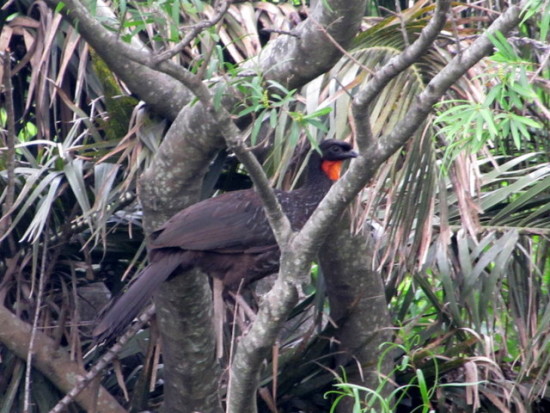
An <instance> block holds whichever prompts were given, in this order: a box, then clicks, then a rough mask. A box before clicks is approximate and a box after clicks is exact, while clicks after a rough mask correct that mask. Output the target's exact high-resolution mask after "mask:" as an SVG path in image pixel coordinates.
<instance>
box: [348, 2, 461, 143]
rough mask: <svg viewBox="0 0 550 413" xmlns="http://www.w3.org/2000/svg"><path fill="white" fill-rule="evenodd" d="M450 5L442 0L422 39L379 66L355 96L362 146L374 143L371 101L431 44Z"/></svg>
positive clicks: (357, 127) (356, 119) (357, 134)
mask: <svg viewBox="0 0 550 413" xmlns="http://www.w3.org/2000/svg"><path fill="white" fill-rule="evenodd" d="M450 7H451V1H450V0H439V1H438V2H437V7H436V10H435V13H434V17H433V18H432V19H431V20H430V22H429V23H428V25H427V26H426V27H424V29H422V32H421V33H420V36H419V37H418V39H416V40H415V41H414V42H413V44H412V45H410V46H409V47H407V48H406V49H405V50H404V51H403V53H401V54H399V55H397V56H395V57H393V58H392V59H390V61H389V62H388V63H387V64H386V65H384V67H383V68H382V69H380V70H378V71H377V72H376V74H375V75H374V76H373V77H372V78H371V79H369V82H368V83H367V84H366V86H365V87H364V88H363V89H362V90H361V92H359V93H358V94H357V96H356V97H355V98H354V99H353V105H352V113H353V118H354V120H355V122H356V130H357V132H356V140H357V144H358V145H359V148H360V149H361V150H364V149H366V148H367V147H369V146H370V145H372V144H373V143H374V136H373V135H372V130H371V126H370V111H369V105H370V103H371V102H372V101H374V99H375V97H376V96H377V95H378V94H379V93H380V92H381V91H382V89H384V88H385V87H386V85H387V84H388V83H389V82H390V81H391V80H392V79H393V78H394V77H396V76H397V75H398V74H399V73H401V72H402V71H404V70H405V69H406V68H407V67H409V66H411V65H412V64H413V63H414V62H416V61H417V60H418V58H419V57H420V56H422V54H424V53H425V52H426V51H427V50H428V49H429V48H430V47H431V45H432V43H433V42H434V40H435V39H436V38H437V36H438V35H439V32H441V30H442V29H443V26H444V25H445V22H446V20H447V13H448V12H449V9H450Z"/></svg>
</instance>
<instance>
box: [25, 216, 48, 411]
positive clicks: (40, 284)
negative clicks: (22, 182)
mask: <svg viewBox="0 0 550 413" xmlns="http://www.w3.org/2000/svg"><path fill="white" fill-rule="evenodd" d="M47 258H48V225H47V224H46V230H45V231H44V244H43V245H42V259H41V262H40V275H39V279H38V292H37V294H36V306H35V307H36V309H35V311H34V318H33V321H32V330H31V338H30V340H29V349H28V352H27V366H26V371H25V396H24V401H23V411H24V412H25V413H28V412H30V411H31V371H32V356H33V352H34V342H35V340H36V333H37V331H38V320H39V318H40V309H41V308H42V299H43V297H44V286H45V284H46V280H45V279H46V263H47ZM33 272H34V271H33ZM33 278H34V274H33Z"/></svg>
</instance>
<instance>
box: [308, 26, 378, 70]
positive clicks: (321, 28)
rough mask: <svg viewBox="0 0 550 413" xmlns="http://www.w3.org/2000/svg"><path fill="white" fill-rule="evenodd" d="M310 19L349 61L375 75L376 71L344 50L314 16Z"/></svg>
mask: <svg viewBox="0 0 550 413" xmlns="http://www.w3.org/2000/svg"><path fill="white" fill-rule="evenodd" d="M308 19H311V21H312V22H313V24H315V26H317V28H318V29H319V30H320V31H321V33H323V35H324V36H326V38H327V39H328V41H329V42H331V43H332V44H333V45H334V47H336V48H337V49H338V50H339V51H340V52H341V53H342V54H343V55H344V56H346V57H347V58H348V59H349V60H351V61H352V62H353V63H355V64H356V65H358V66H359V67H360V68H361V69H363V70H364V71H365V72H367V73H370V74H371V75H373V74H374V71H373V70H372V69H371V68H370V67H367V66H365V65H364V64H363V63H361V62H360V61H359V60H357V59H356V58H355V57H353V56H352V55H351V54H350V53H349V52H348V51H347V50H346V49H344V48H343V47H342V45H340V43H338V42H337V41H336V39H335V38H334V37H332V35H331V34H330V33H329V32H328V31H327V29H326V28H325V27H323V25H322V24H321V23H319V22H318V21H317V20H315V19H314V18H313V17H312V16H309V17H308Z"/></svg>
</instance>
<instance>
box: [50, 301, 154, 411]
mask: <svg viewBox="0 0 550 413" xmlns="http://www.w3.org/2000/svg"><path fill="white" fill-rule="evenodd" d="M153 314H155V307H154V306H153V305H150V306H149V307H148V308H147V310H145V311H144V312H143V313H142V314H141V315H140V316H139V317H138V319H137V321H136V322H135V323H134V324H133V325H132V326H131V327H130V328H129V329H128V331H126V333H124V334H123V335H122V337H120V339H119V340H118V341H117V342H116V344H115V345H114V346H112V347H111V348H110V349H109V350H108V351H107V352H106V353H105V354H104V355H103V356H102V357H101V358H100V359H99V360H98V362H97V363H96V364H95V365H94V366H93V367H92V368H91V369H90V371H88V372H87V373H86V374H85V375H84V376H82V377H81V378H80V380H79V381H78V383H77V385H76V386H74V387H73V389H72V390H71V391H69V392H68V393H67V394H66V395H65V397H63V398H62V399H61V400H60V401H59V402H58V403H57V404H56V405H55V406H54V407H53V409H51V410H50V412H49V413H62V412H63V411H65V409H67V406H68V405H69V403H71V402H73V401H74V399H75V398H76V396H78V394H79V393H80V392H81V391H82V390H84V389H85V388H86V386H88V385H89V384H90V383H91V382H92V380H93V379H94V378H95V377H96V376H97V375H99V373H101V372H102V371H103V369H105V367H107V365H108V364H109V363H110V362H111V361H113V359H114V358H115V357H116V355H117V354H118V353H119V352H120V350H122V347H124V345H125V344H126V343H127V342H128V341H129V340H130V339H131V338H132V337H134V336H135V335H136V334H137V332H138V331H139V330H141V329H142V327H143V326H144V325H145V323H147V322H148V321H149V320H150V319H151V317H152V316H153Z"/></svg>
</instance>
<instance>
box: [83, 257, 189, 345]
mask: <svg viewBox="0 0 550 413" xmlns="http://www.w3.org/2000/svg"><path fill="white" fill-rule="evenodd" d="M184 255H185V252H184V251H178V252H173V251H171V252H166V253H161V252H160V251H158V252H157V254H156V255H155V260H154V261H153V262H152V263H151V264H149V265H148V266H147V267H146V268H145V269H144V270H143V271H142V272H141V274H139V275H138V276H137V278H136V279H135V281H133V282H132V283H131V284H130V286H129V287H128V290H127V291H126V292H125V293H123V294H120V295H119V296H117V297H115V298H114V299H113V300H112V301H111V302H110V303H109V304H108V305H107V307H106V308H105V309H104V310H103V311H102V313H101V314H100V316H99V323H98V324H97V325H96V327H95V328H94V331H93V333H92V334H93V336H94V339H95V341H96V342H101V341H103V340H107V339H112V338H115V337H116V336H118V335H120V334H121V333H122V332H124V330H125V329H126V327H127V326H128V325H129V324H130V323H131V322H132V320H133V319H134V318H135V317H137V316H138V315H139V313H140V312H141V311H142V310H143V308H144V307H145V305H146V304H147V302H148V301H149V299H150V298H151V297H152V295H153V293H154V292H155V291H156V289H157V288H158V287H159V285H160V284H161V283H162V282H164V281H165V280H166V279H168V277H169V276H170V274H172V273H173V272H174V270H175V269H176V268H177V267H178V266H180V265H181V264H182V263H183V261H184Z"/></svg>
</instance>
